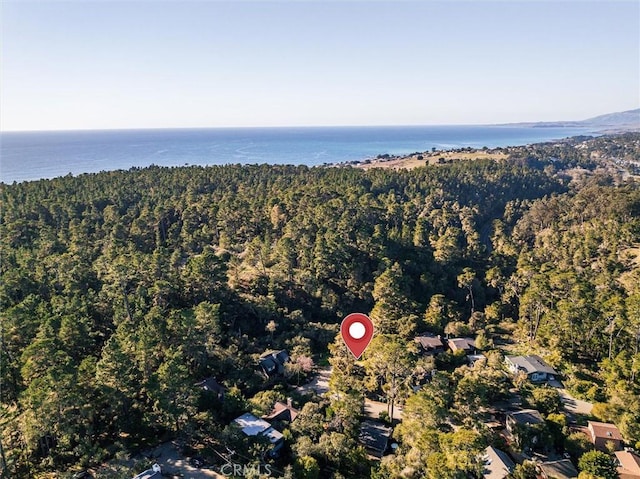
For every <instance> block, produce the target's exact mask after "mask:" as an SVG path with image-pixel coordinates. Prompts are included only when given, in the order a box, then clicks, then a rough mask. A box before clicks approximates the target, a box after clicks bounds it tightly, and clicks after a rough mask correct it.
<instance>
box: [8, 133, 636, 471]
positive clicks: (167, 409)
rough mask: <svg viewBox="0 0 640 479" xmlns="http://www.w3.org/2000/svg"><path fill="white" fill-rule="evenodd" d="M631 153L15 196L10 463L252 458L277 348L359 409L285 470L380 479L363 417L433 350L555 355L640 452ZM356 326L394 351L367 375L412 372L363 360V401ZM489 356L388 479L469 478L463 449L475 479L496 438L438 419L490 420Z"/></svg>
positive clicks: (596, 149) (309, 420)
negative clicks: (184, 454) (218, 396)
mask: <svg viewBox="0 0 640 479" xmlns="http://www.w3.org/2000/svg"><path fill="white" fill-rule="evenodd" d="M639 144H640V136H639V135H637V134H635V135H633V134H628V135H622V136H616V137H603V138H600V139H576V140H572V141H567V142H562V143H557V144H551V143H550V144H541V145H533V146H530V147H520V148H512V149H510V151H509V158H508V159H506V160H504V161H494V160H488V159H487V160H477V161H458V162H453V163H448V164H443V165H437V166H424V167H420V168H416V169H412V170H398V171H395V170H391V169H377V168H376V169H371V170H368V171H364V170H361V169H357V168H308V167H304V166H298V167H294V166H267V165H260V166H235V165H229V166H212V167H181V168H160V167H149V168H145V169H132V170H130V171H114V172H103V173H99V174H87V175H81V176H78V177H72V176H67V177H62V178H57V179H54V180H42V181H35V182H26V183H19V184H13V185H3V188H2V193H1V200H2V221H1V224H0V241H1V245H2V263H1V266H0V267H1V274H2V281H1V283H0V308H1V310H2V316H1V318H0V321H1V329H2V343H1V348H2V349H1V351H0V354H1V358H2V370H1V375H2V376H1V378H0V380H1V382H2V397H1V400H2V416H1V418H0V422H1V427H2V445H3V449H4V455H5V458H4V460H3V462H4V461H6V464H7V467H8V470H10V471H12V472H13V474H15V475H16V477H33V476H35V475H36V474H37V473H40V472H42V471H65V470H71V469H72V468H73V467H75V466H82V467H88V466H90V465H94V464H97V463H100V462H102V461H105V460H107V459H109V458H111V457H113V456H114V455H116V454H118V453H119V452H122V451H133V452H135V451H137V450H139V449H140V448H141V447H143V446H144V445H145V444H153V443H154V441H156V442H157V440H158V439H159V438H171V437H182V438H186V439H185V440H187V441H194V442H202V441H203V440H204V438H209V439H210V440H213V441H214V442H215V441H219V442H221V441H222V440H223V439H222V438H224V440H225V441H227V442H229V441H232V440H237V439H238V438H237V437H235V438H233V437H231V436H233V431H230V430H229V428H228V424H229V422H230V421H231V420H232V419H233V418H234V417H236V416H237V415H238V414H240V413H242V412H244V411H245V410H247V408H250V407H258V406H262V407H264V405H263V404H262V403H263V402H265V401H267V402H268V401H271V403H273V401H274V400H275V399H277V398H278V394H282V392H280V393H278V391H279V390H278V389H277V388H275V389H274V388H273V387H272V386H273V384H270V385H269V388H270V389H269V388H266V387H265V383H264V378H263V377H261V375H260V374H259V373H258V371H257V369H256V364H257V360H258V357H259V356H260V354H261V353H263V352H264V351H266V350H271V349H279V348H286V349H287V350H288V351H289V352H290V354H291V355H292V359H293V360H294V361H293V362H294V364H295V365H298V367H299V368H302V370H300V369H299V370H298V371H296V372H297V374H298V380H299V376H300V374H301V373H302V374H303V375H304V374H306V373H308V372H309V371H308V368H306V367H304V365H305V364H306V363H305V361H304V359H305V358H313V360H315V361H316V362H322V361H326V359H327V358H329V361H330V363H331V364H332V365H333V367H334V371H336V372H337V373H336V374H337V375H336V377H334V378H332V381H333V387H334V388H337V390H339V391H343V392H344V394H346V396H341V397H342V398H343V399H342V400H341V401H339V402H338V403H335V402H332V403H330V404H327V403H322V402H320V403H316V402H308V403H307V405H305V406H304V407H303V408H302V413H301V414H302V416H301V420H300V421H298V422H296V423H294V424H293V425H292V431H291V432H290V433H288V434H289V436H288V441H289V443H290V450H289V451H288V453H287V454H288V455H285V458H284V459H282V458H281V459H280V462H279V463H276V465H277V466H278V467H280V469H282V470H283V471H284V470H285V469H286V466H287V464H286V461H287V460H288V461H289V462H290V464H293V467H294V470H296V471H298V473H297V474H298V476H296V477H313V475H312V472H309V471H313V470H315V468H318V470H324V471H329V473H330V474H333V477H336V478H337V477H369V476H370V475H371V474H374V475H375V474H383V473H384V471H383V470H382V469H379V468H380V466H374V468H373V472H372V469H371V465H368V463H367V461H366V460H363V459H362V457H361V456H359V455H358V454H361V451H360V452H359V450H358V449H357V448H356V447H355V445H354V444H355V443H354V439H355V438H356V437H357V431H356V429H357V424H356V425H354V424H352V423H349V422H348V417H349V415H350V411H354V410H357V409H358V394H357V392H358V391H363V390H364V389H367V388H369V389H371V388H373V389H376V388H382V390H385V387H386V386H385V384H386V383H385V381H388V379H389V378H390V377H392V378H394V380H395V377H396V376H395V375H396V374H397V375H399V376H398V377H400V376H403V377H404V376H407V375H411V374H415V371H416V368H418V366H420V367H424V368H427V369H428V368H431V369H432V368H433V367H434V366H433V365H431V366H429V365H420V364H418V363H416V357H415V353H414V352H412V350H411V348H406V347H405V346H403V345H406V344H407V343H410V342H411V341H412V339H413V337H414V336H415V335H416V334H417V333H422V332H426V331H428V332H431V333H436V334H437V333H441V334H452V335H463V336H472V337H474V338H476V342H477V343H478V347H479V348H480V349H483V350H486V351H491V350H492V349H494V344H496V345H497V344H498V343H500V342H502V343H505V342H507V343H509V344H511V345H512V347H513V348H514V350H521V351H529V352H537V353H540V354H543V355H544V356H545V357H546V358H547V360H548V361H549V362H550V363H552V364H553V365H554V366H556V367H557V368H559V369H560V370H562V371H563V373H564V374H565V375H566V377H567V382H568V384H569V385H570V386H571V387H572V388H574V390H576V391H582V393H583V394H584V397H586V398H588V399H590V400H592V401H596V402H598V403H601V405H600V408H599V409H600V414H601V417H602V419H608V420H615V421H616V422H617V423H618V424H619V425H620V427H621V429H622V431H623V433H624V434H625V435H626V438H627V440H629V441H640V426H639V423H640V399H639V392H640V374H639V373H640V353H639V350H638V342H639V341H640V264H639V261H640V260H639V259H638V258H640V255H639V250H638V248H639V245H640V190H639V189H638V183H637V181H636V180H634V177H633V176H630V175H629V173H633V172H634V170H633V168H634V164H633V163H629V161H635V162H636V163H635V165H636V166H637V162H638V159H639V158H640V155H639V154H638V149H639V147H638V145H639ZM621 165H622V166H621ZM623 167H626V168H627V170H628V171H622V168H623ZM353 311H363V312H366V313H370V314H371V317H372V319H373V321H374V324H375V326H376V331H377V333H378V334H379V335H380V336H379V337H380V338H383V339H384V338H387V339H388V341H387V342H386V343H384V344H380V345H379V346H376V347H374V349H375V351H376V355H377V354H379V355H380V357H386V356H384V355H385V354H386V355H391V356H389V357H399V356H398V355H399V354H400V353H398V351H407V356H406V358H404V359H402V361H404V362H400V363H398V368H399V369H398V370H397V371H388V370H385V369H384V368H382V369H381V366H380V364H379V363H377V362H376V361H375V358H376V357H377V356H376V355H374V354H373V353H372V354H371V357H370V358H369V359H367V358H366V356H365V362H364V368H365V370H364V372H363V373H362V383H358V382H357V381H355V380H351V379H349V378H348V377H346V376H347V375H348V374H351V372H349V373H348V374H347V372H345V377H339V372H340V371H341V369H340V368H341V365H342V366H344V367H345V371H347V370H349V368H351V367H360V366H354V365H353V364H347V363H348V361H347V360H346V359H345V358H344V357H342V356H341V355H342V354H344V351H341V350H340V348H339V345H338V344H337V343H335V344H332V343H334V338H335V335H336V332H337V330H338V327H337V325H338V324H339V322H340V320H341V319H342V318H343V317H344V316H345V315H346V314H348V313H350V312H353ZM380 341H382V342H384V341H383V340H382V339H381V340H380ZM394 348H395V349H394ZM329 350H331V353H330V352H329ZM394 351H395V352H394ZM495 352H496V354H498V353H499V349H496V350H495ZM403 354H404V353H402V354H400V356H402V357H404V356H403ZM488 357H489V361H488V362H487V365H486V369H485V370H473V371H471V370H466V369H462V370H459V369H455V372H453V373H451V374H450V376H447V377H442V376H441V377H439V378H438V377H436V376H434V379H433V380H432V381H431V382H430V383H429V387H428V388H425V389H424V390H422V391H421V392H420V393H419V394H412V393H411V392H410V388H407V391H406V392H405V393H402V394H401V393H398V395H397V396H398V400H400V401H403V402H405V401H406V405H405V411H406V413H407V414H408V416H407V417H408V419H406V420H405V421H404V422H403V423H402V425H401V426H400V427H399V429H398V431H397V436H398V438H399V439H400V440H401V441H402V448H403V449H401V451H400V453H399V454H398V459H397V464H391V465H387V466H384V467H388V468H389V469H388V470H386V471H387V472H386V473H384V474H388V475H391V476H393V474H394V472H393V471H394V469H393V468H394V467H395V468H402V467H409V466H410V467H411V468H412V470H415V471H427V472H425V474H427V475H424V476H420V477H459V476H456V475H455V474H454V473H455V471H454V472H451V471H449V472H451V474H453V475H451V476H449V475H446V474H449V472H447V473H446V474H445V472H443V471H445V470H446V469H447V467H449V466H448V464H450V462H451V461H450V460H449V459H450V458H451V457H453V456H455V457H458V458H459V457H461V456H460V454H462V453H461V451H462V450H463V449H464V451H466V453H467V454H468V455H469V457H468V464H467V466H465V465H464V461H463V462H461V463H460V464H462V465H460V466H456V467H458V468H462V469H461V470H462V471H464V472H465V473H472V472H473V471H475V470H476V469H477V464H476V463H475V462H474V461H475V459H473V456H474V454H475V453H476V452H477V451H476V450H480V449H481V447H480V446H481V445H482V444H485V442H486V441H485V442H483V441H484V440H485V438H483V437H482V434H480V433H479V432H477V430H476V429H474V428H473V426H472V424H466V423H465V428H463V429H461V430H456V431H450V432H447V431H446V429H443V428H442V425H443V421H444V420H443V418H444V415H445V411H452V410H455V411H458V413H459V416H460V420H461V421H463V422H464V418H465V417H471V418H473V415H474V408H472V407H471V405H472V404H473V403H470V402H469V398H470V397H474V398H476V399H477V400H478V401H480V402H479V403H478V404H477V406H478V407H481V406H482V404H484V403H487V402H491V401H492V400H494V399H495V398H498V397H500V396H501V395H503V394H505V391H504V390H503V389H504V388H503V386H501V385H500V380H499V379H497V377H498V376H496V374H498V373H497V371H498V370H499V369H500V367H501V366H500V363H501V360H500V358H499V357H497V356H496V357H495V358H493V359H492V356H491V355H488ZM341 358H342V359H341ZM451 360H452V361H454V362H455V358H452V359H451ZM452 364H453V363H452ZM440 366H441V367H440V368H438V369H444V370H446V369H447V365H440ZM449 366H451V364H450V365H449ZM465 367H466V366H465ZM401 368H404V369H401ZM449 369H451V368H449ZM349 371H350V370H349ZM390 374H391V376H390ZM442 374H445V375H446V374H448V373H442ZM210 376H214V377H216V378H217V380H218V381H219V382H220V383H223V384H224V385H225V386H226V387H227V388H228V393H227V394H226V396H225V399H224V401H223V403H222V404H221V405H219V406H220V407H212V405H211V401H210V398H208V396H205V395H203V394H202V391H200V390H199V389H198V388H195V387H194V384H195V383H196V382H198V381H200V380H202V379H203V378H206V377H210ZM356 376H357V375H356ZM354 381H355V382H354ZM336 384H337V386H336ZM371 384H373V386H371ZM478 384H484V385H485V386H484V389H483V391H484V392H483V394H482V395H481V396H479V395H478V394H479V393H477V391H476V389H474V388H477V386H478ZM265 389H267V390H265ZM445 390H446V391H445ZM443 391H444V392H443ZM266 393H270V394H271V393H272V394H271V396H269V398H266V397H265V394H266ZM354 393H355V394H354ZM394 394H395V393H394ZM256 397H257V398H259V399H256ZM250 398H254V399H251V400H250ZM349 398H355V399H353V401H352V402H350V401H351V399H349ZM394 399H395V396H394ZM307 401H308V399H307ZM482 401H484V403H483V402H482ZM251 404H253V406H251ZM341 411H343V413H344V417H343V419H344V420H343V421H338V420H337V419H339V418H341V417H342V416H341ZM425 411H429V413H428V417H427V416H425V414H427V413H426V412H425ZM323 416H324V417H330V418H331V422H330V423H329V424H330V425H329V426H328V429H326V427H325V429H323V426H322V424H321V423H322V418H323ZM356 416H357V414H356ZM425 425H427V426H428V427H429V431H431V436H430V438H426V437H422V436H421V435H423V434H425V433H424V431H421V430H419V429H420V428H421V427H423V426H425ZM325 426H326V425H325ZM434 437H435V439H434ZM211 438H213V439H211ZM425 443H428V444H430V445H429V447H428V448H427V449H425V450H426V451H429V454H427V455H426V456H425V457H422V458H420V459H419V460H418V459H416V458H417V455H418V454H417V453H416V452H415V451H416V448H419V447H422V448H423V449H424V447H426V446H425V445H424V444H425ZM418 444H422V446H418ZM465 444H466V445H468V447H466V446H465V447H466V448H465V447H463V445H465ZM476 446H477V447H476ZM252 447H253V448H254V449H255V451H257V450H259V448H260V444H254V445H253V446H252ZM254 449H251V450H252V451H253V450H254ZM255 451H254V453H255V454H254V456H253V457H258V458H259V457H261V456H260V455H259V454H258V453H257V452H255ZM246 454H250V452H247V453H246ZM403 454H404V456H403ZM384 467H383V469H384ZM465 468H466V469H465ZM454 469H455V468H454ZM300 471H304V474H311V475H308V476H303V472H300ZM429 471H430V472H429ZM286 472H287V471H284V472H283V474H284V473H286ZM329 473H328V474H329ZM341 474H342V476H340V475H341ZM322 477H325V476H322ZM379 477H387V476H384V475H381V476H379ZM416 477H417V476H416Z"/></svg>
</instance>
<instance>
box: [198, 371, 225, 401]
mask: <svg viewBox="0 0 640 479" xmlns="http://www.w3.org/2000/svg"><path fill="white" fill-rule="evenodd" d="M194 386H196V387H199V388H202V390H203V391H207V392H209V393H211V394H213V395H214V396H215V397H217V398H218V399H220V400H222V399H224V393H225V391H226V389H225V387H224V386H222V385H220V384H218V381H216V379H215V378H214V377H213V376H211V377H209V378H206V379H203V380H202V381H200V382H198V383H195V384H194Z"/></svg>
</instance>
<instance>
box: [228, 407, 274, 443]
mask: <svg viewBox="0 0 640 479" xmlns="http://www.w3.org/2000/svg"><path fill="white" fill-rule="evenodd" d="M233 422H235V423H236V424H237V425H238V426H240V429H242V432H243V433H244V434H246V435H247V436H257V435H258V434H262V435H263V436H266V437H268V438H269V441H270V442H271V444H275V443H276V442H278V441H280V440H281V439H282V438H283V437H284V436H283V435H282V433H281V432H280V431H278V430H276V429H274V428H273V427H271V424H269V423H268V422H267V421H265V420H264V419H259V418H257V417H255V416H254V415H253V414H251V413H250V412H246V413H244V414H243V415H242V416H240V417H237V418H235V419H234V420H233Z"/></svg>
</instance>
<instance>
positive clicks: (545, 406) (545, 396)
mask: <svg viewBox="0 0 640 479" xmlns="http://www.w3.org/2000/svg"><path fill="white" fill-rule="evenodd" d="M531 400H532V403H533V407H534V409H537V410H538V411H540V412H541V413H542V414H545V415H547V414H552V413H558V412H559V411H560V408H561V407H562V400H561V399H560V393H558V390H557V389H555V388H552V387H546V386H545V387H536V388H534V389H533V390H532V391H531Z"/></svg>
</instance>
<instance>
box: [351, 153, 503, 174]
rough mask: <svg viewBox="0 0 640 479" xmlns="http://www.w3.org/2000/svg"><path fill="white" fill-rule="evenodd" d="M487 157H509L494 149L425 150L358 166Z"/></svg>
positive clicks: (414, 164)
mask: <svg viewBox="0 0 640 479" xmlns="http://www.w3.org/2000/svg"><path fill="white" fill-rule="evenodd" d="M485 158H490V159H493V160H504V159H506V158H507V154H506V153H504V152H501V151H492V150H488V151H485V150H471V151H436V152H425V153H420V154H414V155H409V156H404V157H400V158H391V159H374V160H371V161H370V162H369V163H360V164H359V165H357V168H363V169H365V170H368V169H370V168H393V169H395V170H397V169H401V168H404V169H411V168H416V167H418V166H425V165H438V164H446V163H451V162H453V161H473V160H480V159H485Z"/></svg>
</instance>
